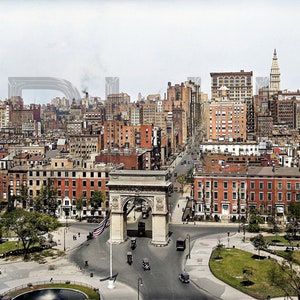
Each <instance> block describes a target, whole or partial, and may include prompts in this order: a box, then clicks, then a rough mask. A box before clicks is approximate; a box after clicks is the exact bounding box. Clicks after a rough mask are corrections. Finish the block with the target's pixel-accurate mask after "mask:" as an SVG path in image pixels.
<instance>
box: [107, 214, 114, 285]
mask: <svg viewBox="0 0 300 300" xmlns="http://www.w3.org/2000/svg"><path fill="white" fill-rule="evenodd" d="M109 213H110V212H109ZM110 218H111V216H110ZM111 223H112V222H111ZM111 223H110V226H109V227H110V229H109V236H110V240H109V270H110V271H109V276H110V278H109V280H108V288H109V289H113V288H114V287H115V286H114V279H113V277H112V276H113V275H112V236H111V232H112V230H111Z"/></svg>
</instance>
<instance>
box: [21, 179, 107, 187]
mask: <svg viewBox="0 0 300 300" xmlns="http://www.w3.org/2000/svg"><path fill="white" fill-rule="evenodd" d="M96 183H97V186H98V187H101V186H102V181H97V182H96ZM50 184H51V185H54V182H53V181H51V182H50ZM61 184H62V182H61V180H58V181H57V185H58V186H61ZM64 184H65V186H69V181H68V180H65V181H64ZM89 184H90V186H91V187H94V186H95V182H94V181H89ZM19 185H20V183H19ZM19 185H18V181H17V186H19ZM24 185H26V184H24ZM33 185H36V186H40V185H44V186H46V185H47V180H39V179H37V180H32V179H30V180H29V186H33ZM76 185H77V181H76V180H73V181H72V186H73V187H76ZM87 185H88V182H87V181H86V180H83V181H82V186H84V187H85V186H87Z"/></svg>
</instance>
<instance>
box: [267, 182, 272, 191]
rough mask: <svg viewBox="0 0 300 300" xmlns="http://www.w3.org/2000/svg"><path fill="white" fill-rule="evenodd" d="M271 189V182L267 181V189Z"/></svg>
mask: <svg viewBox="0 0 300 300" xmlns="http://www.w3.org/2000/svg"><path fill="white" fill-rule="evenodd" d="M271 189H272V182H268V190H271Z"/></svg>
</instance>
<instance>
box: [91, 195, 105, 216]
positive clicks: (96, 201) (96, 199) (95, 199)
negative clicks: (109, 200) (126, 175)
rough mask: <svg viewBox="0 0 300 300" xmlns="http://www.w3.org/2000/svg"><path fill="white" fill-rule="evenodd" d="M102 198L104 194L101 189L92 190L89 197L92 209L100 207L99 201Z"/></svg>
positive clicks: (100, 201) (101, 200)
mask: <svg viewBox="0 0 300 300" xmlns="http://www.w3.org/2000/svg"><path fill="white" fill-rule="evenodd" d="M103 200H104V195H103V193H102V192H101V191H94V193H93V195H92V197H91V198H90V205H91V207H92V211H95V210H97V209H98V208H99V207H101V203H102V202H103Z"/></svg>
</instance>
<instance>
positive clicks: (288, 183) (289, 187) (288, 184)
mask: <svg viewBox="0 0 300 300" xmlns="http://www.w3.org/2000/svg"><path fill="white" fill-rule="evenodd" d="M286 189H287V190H291V189H292V184H291V183H290V182H287V183H286Z"/></svg>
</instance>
